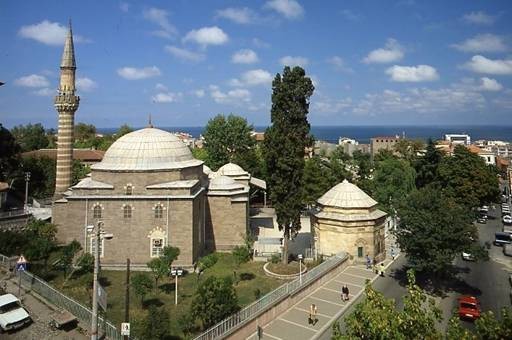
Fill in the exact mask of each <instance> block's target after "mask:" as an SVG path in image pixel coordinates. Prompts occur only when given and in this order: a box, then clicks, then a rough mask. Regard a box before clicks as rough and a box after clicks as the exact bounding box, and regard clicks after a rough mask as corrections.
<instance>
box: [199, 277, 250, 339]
mask: <svg viewBox="0 0 512 340" xmlns="http://www.w3.org/2000/svg"><path fill="white" fill-rule="evenodd" d="M239 309H240V307H239V306H238V297H237V295H236V291H235V288H234V287H233V282H232V281H231V279H230V278H223V279H221V278H217V277H214V276H210V277H209V278H207V279H206V280H205V281H203V282H202V283H201V284H200V285H199V287H198V288H197V291H196V293H195V295H194V298H193V300H192V306H191V313H192V316H193V317H194V318H196V319H199V320H200V321H201V323H202V325H203V329H205V328H208V327H211V326H213V325H214V324H215V323H217V322H219V321H221V320H223V319H224V318H226V317H228V316H230V315H231V314H233V313H235V312H237V311H238V310H239Z"/></svg>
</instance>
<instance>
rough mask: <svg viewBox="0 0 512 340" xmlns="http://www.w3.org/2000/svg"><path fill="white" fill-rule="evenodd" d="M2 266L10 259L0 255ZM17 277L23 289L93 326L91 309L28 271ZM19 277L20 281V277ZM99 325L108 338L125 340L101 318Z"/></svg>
mask: <svg viewBox="0 0 512 340" xmlns="http://www.w3.org/2000/svg"><path fill="white" fill-rule="evenodd" d="M0 264H1V265H9V258H8V257H7V256H4V255H2V254H0ZM17 275H21V286H22V287H23V288H25V289H26V290H31V291H33V292H35V293H36V294H38V295H39V296H41V297H43V298H44V299H45V300H47V301H48V302H50V303H51V304H53V305H55V306H57V307H59V308H62V309H65V310H67V311H68V312H70V313H71V314H73V315H74V316H75V317H76V318H77V319H78V320H79V321H80V322H82V323H83V325H87V327H89V326H90V325H91V318H92V312H91V310H90V309H89V308H87V307H85V306H83V305H82V304H80V303H78V302H77V301H75V300H73V299H72V298H70V297H68V296H66V295H64V294H62V293H61V292H59V291H58V290H56V289H55V288H53V287H52V286H50V285H49V284H48V283H47V282H46V281H44V280H43V279H41V278H39V277H38V276H36V275H34V274H32V273H30V272H28V271H19V272H18V274H17ZM17 277H18V280H19V279H20V276H17ZM98 325H99V327H100V329H101V328H103V331H104V332H105V335H106V337H107V338H109V339H114V340H121V339H123V337H122V336H121V333H120V332H119V331H118V330H117V328H116V326H114V325H113V324H112V323H111V322H109V321H107V320H104V319H103V318H102V317H101V316H99V317H98Z"/></svg>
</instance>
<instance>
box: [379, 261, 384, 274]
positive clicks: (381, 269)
mask: <svg viewBox="0 0 512 340" xmlns="http://www.w3.org/2000/svg"><path fill="white" fill-rule="evenodd" d="M380 276H382V277H384V262H381V263H380Z"/></svg>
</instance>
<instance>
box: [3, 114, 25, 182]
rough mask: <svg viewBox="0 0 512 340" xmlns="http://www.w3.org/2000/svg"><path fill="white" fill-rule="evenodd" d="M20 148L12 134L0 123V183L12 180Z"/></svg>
mask: <svg viewBox="0 0 512 340" xmlns="http://www.w3.org/2000/svg"><path fill="white" fill-rule="evenodd" d="M20 151H21V148H20V146H19V145H18V143H16V139H15V138H14V136H13V135H12V133H11V132H10V131H9V130H7V129H6V128H4V127H3V126H2V124H1V123H0V153H1V154H2V156H1V157H0V181H8V180H12V179H13V177H15V176H16V173H17V172H18V169H19V162H20V159H19V152H20Z"/></svg>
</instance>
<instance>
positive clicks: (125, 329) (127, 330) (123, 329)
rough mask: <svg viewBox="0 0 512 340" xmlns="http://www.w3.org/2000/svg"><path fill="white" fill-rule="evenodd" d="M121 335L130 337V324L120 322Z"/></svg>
mask: <svg viewBox="0 0 512 340" xmlns="http://www.w3.org/2000/svg"><path fill="white" fill-rule="evenodd" d="M121 335H128V336H130V323H129V322H121Z"/></svg>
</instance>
